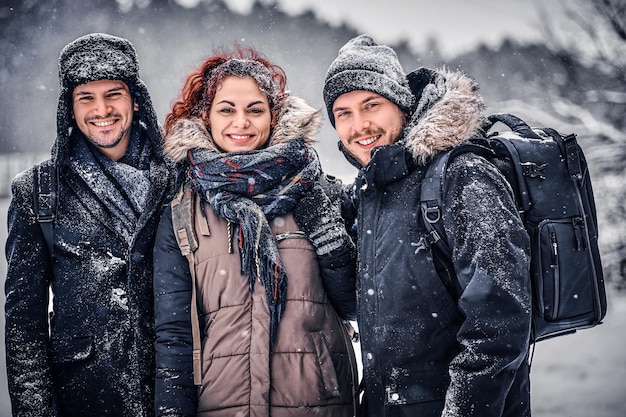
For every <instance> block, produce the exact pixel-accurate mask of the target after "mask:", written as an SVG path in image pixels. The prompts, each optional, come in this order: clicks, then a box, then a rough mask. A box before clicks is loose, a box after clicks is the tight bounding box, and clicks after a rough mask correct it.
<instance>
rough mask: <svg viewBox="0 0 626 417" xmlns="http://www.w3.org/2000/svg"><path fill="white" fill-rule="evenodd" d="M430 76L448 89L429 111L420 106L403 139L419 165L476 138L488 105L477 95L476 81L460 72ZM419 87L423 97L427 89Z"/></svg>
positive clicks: (443, 72) (442, 71)
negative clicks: (471, 138)
mask: <svg viewBox="0 0 626 417" xmlns="http://www.w3.org/2000/svg"><path fill="white" fill-rule="evenodd" d="M431 74H433V75H434V77H433V79H436V78H438V79H439V80H440V82H441V88H443V87H445V91H443V95H442V96H441V97H440V98H438V99H437V100H433V101H434V103H432V104H429V105H428V106H426V108H420V104H419V103H418V108H417V110H416V111H415V112H414V113H413V116H412V118H411V119H410V120H409V122H408V123H407V126H406V127H405V129H404V135H403V139H402V140H401V143H403V144H404V146H405V147H406V148H407V150H408V151H409V153H410V154H411V155H412V156H413V158H414V159H415V160H416V161H418V162H419V163H424V162H426V161H428V160H430V159H432V158H433V157H435V156H436V155H438V154H439V153H441V152H444V151H446V150H448V149H451V148H453V147H455V146H458V145H459V144H461V143H462V142H463V141H465V140H467V139H469V138H470V137H472V136H474V135H476V134H477V133H478V132H479V131H480V128H481V125H482V122H483V120H484V117H485V116H484V110H485V104H484V102H483V99H482V97H481V96H480V95H479V94H478V85H477V84H476V82H475V81H474V80H472V79H471V78H470V77H468V76H466V75H465V74H463V73H461V72H459V71H450V70H447V69H445V68H444V69H441V70H438V71H433V72H431ZM410 78H411V75H409V79H410ZM435 83H436V82H435ZM432 85H434V84H433V83H432V81H431V83H429V86H432ZM411 87H412V88H413V87H414V86H413V85H412V86H411ZM420 88H421V89H423V90H422V91H421V94H420V97H422V98H423V97H424V95H425V92H426V91H428V86H427V87H426V88H424V87H423V86H420ZM413 89H414V88H413Z"/></svg>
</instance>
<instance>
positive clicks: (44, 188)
mask: <svg viewBox="0 0 626 417" xmlns="http://www.w3.org/2000/svg"><path fill="white" fill-rule="evenodd" d="M56 172H57V170H56V169H55V166H54V164H53V163H52V162H50V161H47V162H43V163H41V164H38V165H37V168H36V169H35V175H34V184H33V203H34V208H35V216H36V218H37V222H38V223H39V226H40V227H41V231H42V233H43V237H44V239H45V241H46V246H47V247H48V253H49V254H50V257H52V254H53V251H54V220H55V216H56V209H57V180H58V179H57V177H56V175H55V174H56Z"/></svg>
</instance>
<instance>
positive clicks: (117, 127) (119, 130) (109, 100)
mask: <svg viewBox="0 0 626 417" xmlns="http://www.w3.org/2000/svg"><path fill="white" fill-rule="evenodd" d="M72 107H73V111H74V119H75V120H76V125H77V126H78V128H79V129H80V131H81V132H83V134H84V135H85V137H86V138H87V139H88V140H89V141H90V142H91V143H92V144H94V145H95V146H96V147H98V149H99V150H100V151H101V152H102V153H104V154H105V155H107V156H109V157H110V158H111V159H113V160H118V159H119V158H121V157H122V156H124V153H125V152H126V148H127V146H128V141H129V138H130V130H131V125H132V121H133V111H135V110H137V105H136V104H134V103H133V99H132V97H131V94H130V91H129V89H128V86H127V85H126V83H124V82H122V81H114V80H99V81H92V82H89V83H87V84H81V85H79V86H77V87H76V88H74V91H73V92H72Z"/></svg>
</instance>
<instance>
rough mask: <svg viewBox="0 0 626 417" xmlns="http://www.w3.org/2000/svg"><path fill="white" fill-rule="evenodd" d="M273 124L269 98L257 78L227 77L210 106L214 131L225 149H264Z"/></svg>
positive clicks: (212, 132) (210, 117)
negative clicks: (261, 88) (259, 85)
mask: <svg viewBox="0 0 626 417" xmlns="http://www.w3.org/2000/svg"><path fill="white" fill-rule="evenodd" d="M271 124H272V114H271V111H270V103H269V100H268V98H267V96H266V95H265V94H264V93H263V92H262V91H261V90H260V89H259V87H258V85H257V83H256V81H255V80H254V78H252V77H235V76H229V77H226V78H224V80H223V81H222V82H221V84H220V85H219V86H218V88H217V91H216V92H215V97H214V98H213V102H212V103H211V108H210V109H209V127H210V128H211V135H212V136H213V140H215V144H216V145H217V146H218V147H219V148H220V149H222V150H223V151H225V152H238V151H250V150H255V149H260V148H262V147H264V146H265V144H266V143H267V141H268V139H269V135H270V130H271Z"/></svg>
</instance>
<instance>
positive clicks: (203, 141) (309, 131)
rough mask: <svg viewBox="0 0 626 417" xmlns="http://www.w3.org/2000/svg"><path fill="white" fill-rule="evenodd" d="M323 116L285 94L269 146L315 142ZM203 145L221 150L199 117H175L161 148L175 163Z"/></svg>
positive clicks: (302, 101) (299, 100) (298, 98)
mask: <svg viewBox="0 0 626 417" xmlns="http://www.w3.org/2000/svg"><path fill="white" fill-rule="evenodd" d="M321 122H322V118H321V115H320V110H316V109H314V108H313V107H311V106H310V105H308V104H307V103H306V102H305V101H304V99H302V98H300V97H296V96H287V97H286V98H285V99H284V103H283V106H282V110H281V111H280V113H279V115H278V118H277V120H276V123H275V125H274V128H273V130H272V134H271V135H270V139H269V142H268V145H269V146H272V145H276V144H279V143H283V142H287V141H290V140H294V139H298V138H302V139H304V143H305V144H307V145H312V144H313V143H315V142H316V140H317V139H316V135H317V133H318V131H319V127H320V125H321ZM194 148H205V149H210V150H213V151H215V152H222V151H220V150H219V149H218V148H217V146H216V145H215V141H214V140H213V136H212V135H211V132H210V130H209V129H208V128H207V126H206V124H205V123H204V121H203V120H201V119H199V118H190V119H179V120H177V121H176V122H175V123H174V125H173V126H172V128H171V129H170V131H169V132H168V133H167V134H166V136H165V139H164V145H163V151H164V153H165V154H166V155H167V156H168V157H169V158H170V159H172V160H173V161H174V162H176V163H179V162H182V161H184V160H185V159H186V158H187V153H188V151H189V150H191V149H194Z"/></svg>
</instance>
